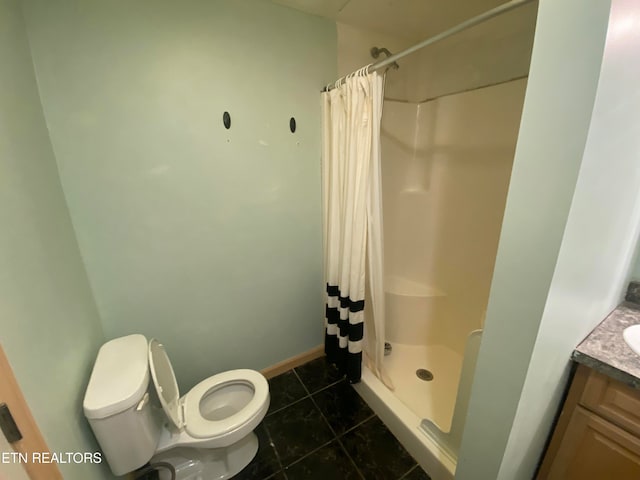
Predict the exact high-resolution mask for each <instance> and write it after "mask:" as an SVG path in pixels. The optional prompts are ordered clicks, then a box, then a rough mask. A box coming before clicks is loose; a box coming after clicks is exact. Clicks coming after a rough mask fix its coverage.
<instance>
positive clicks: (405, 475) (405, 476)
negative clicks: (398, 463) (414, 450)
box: [398, 459, 419, 480]
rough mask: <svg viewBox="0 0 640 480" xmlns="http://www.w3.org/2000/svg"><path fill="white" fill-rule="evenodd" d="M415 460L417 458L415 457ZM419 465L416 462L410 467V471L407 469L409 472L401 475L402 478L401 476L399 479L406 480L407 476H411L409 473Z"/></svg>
mask: <svg viewBox="0 0 640 480" xmlns="http://www.w3.org/2000/svg"><path fill="white" fill-rule="evenodd" d="M414 460H415V459H414ZM418 466H419V465H418V464H417V463H416V464H415V465H414V466H413V467H411V468H410V469H409V471H407V472H405V473H404V474H403V475H401V476H400V478H399V479H398V480H404V479H406V478H407V477H408V476H409V474H410V473H411V472H413V471H414V470H415V469H416V468H418Z"/></svg>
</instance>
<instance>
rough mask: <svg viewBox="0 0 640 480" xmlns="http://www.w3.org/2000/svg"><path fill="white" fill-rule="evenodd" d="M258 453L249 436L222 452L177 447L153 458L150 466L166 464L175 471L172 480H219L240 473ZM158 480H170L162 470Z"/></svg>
mask: <svg viewBox="0 0 640 480" xmlns="http://www.w3.org/2000/svg"><path fill="white" fill-rule="evenodd" d="M257 452H258V437H257V436H256V434H255V433H253V432H251V433H249V434H248V435H247V436H246V437H244V438H242V439H241V440H239V441H238V442H236V443H234V444H233V445H230V446H228V447H226V448H208V449H203V448H187V447H177V448H172V449H170V450H167V451H166V452H163V453H160V454H158V455H155V456H154V457H153V458H152V459H151V460H150V463H151V464H153V463H155V462H169V463H170V464H171V465H173V466H174V468H175V469H176V480H222V479H224V478H231V477H233V476H234V475H237V474H238V473H240V470H242V469H243V468H244V467H246V466H247V465H249V463H250V462H251V460H253V457H255V456H256V453H257ZM160 479H161V480H170V479H171V476H170V474H169V472H167V471H166V470H165V469H162V470H160Z"/></svg>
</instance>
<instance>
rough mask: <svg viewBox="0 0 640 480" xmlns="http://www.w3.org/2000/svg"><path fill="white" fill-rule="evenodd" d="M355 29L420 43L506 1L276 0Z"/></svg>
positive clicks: (280, 3)
mask: <svg viewBox="0 0 640 480" xmlns="http://www.w3.org/2000/svg"><path fill="white" fill-rule="evenodd" d="M272 2H273V3H277V4H279V5H284V6H287V7H291V8H295V9H296V10H301V11H303V12H306V13H310V14H313V15H319V16H321V17H326V18H330V19H332V20H335V21H337V22H342V23H346V24H348V25H353V26H355V27H360V28H364V29H368V30H375V31H378V32H381V33H386V34H389V35H394V36H397V37H401V38H406V39H408V40H412V41H415V42H417V41H420V40H423V39H425V38H427V37H429V36H431V35H435V34H436V33H440V32H442V31H444V30H446V29H447V28H449V27H452V26H454V25H456V24H458V23H460V22H462V21H464V20H467V19H469V18H471V17H474V16H476V15H479V14H481V13H483V12H485V11H487V10H490V9H491V8H494V7H496V6H498V5H500V4H503V3H506V0H272Z"/></svg>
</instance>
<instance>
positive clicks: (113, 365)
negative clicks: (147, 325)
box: [83, 335, 269, 480]
mask: <svg viewBox="0 0 640 480" xmlns="http://www.w3.org/2000/svg"><path fill="white" fill-rule="evenodd" d="M150 376H151V378H152V379H153V383H154V385H155V391H154V389H152V388H149V385H150V383H151V382H150V381H149V377H150ZM83 407H84V413H85V416H86V417H87V419H88V420H89V424H90V425H91V428H92V429H93V432H94V433H95V436H96V438H97V439H98V443H99V444H100V447H101V448H102V451H103V453H104V455H105V457H106V459H107V461H108V463H109V466H110V467H111V470H112V472H113V473H114V474H115V475H124V474H125V473H128V472H131V471H133V470H135V469H137V468H139V467H141V466H143V465H145V464H146V463H147V462H151V463H152V464H154V463H157V462H169V463H171V464H172V465H173V466H174V468H175V470H176V477H175V478H176V480H209V479H224V478H230V477H232V476H233V475H235V474H237V473H238V472H239V471H240V470H242V469H243V468H244V467H245V466H246V465H247V464H248V463H249V462H250V461H251V460H252V459H253V457H254V456H255V454H256V452H257V450H258V439H257V437H256V435H255V434H254V433H253V430H254V429H255V428H256V426H257V425H258V424H259V423H260V422H261V421H262V419H263V418H264V416H265V414H266V413H267V410H268V408H269V384H268V383H267V380H266V379H265V378H264V376H262V374H261V373H260V372H256V371H254V370H231V371H228V372H224V373H220V374H218V375H214V376H212V377H209V378H207V379H205V380H203V381H202V382H200V383H199V384H198V385H196V386H195V387H193V388H192V389H191V390H190V391H189V392H188V393H187V394H186V395H184V396H183V397H180V392H179V391H178V384H177V382H176V377H175V375H174V373H173V368H172V366H171V362H170V361H169V357H168V356H167V354H166V352H165V349H164V347H163V345H162V344H161V343H159V342H158V341H157V340H153V339H152V340H151V341H149V342H147V339H146V338H145V337H144V336H143V335H129V336H126V337H121V338H116V339H114V340H111V341H109V342H107V343H105V344H104V345H103V346H102V347H101V348H100V351H99V352H98V357H97V358H96V362H95V365H94V367H93V372H92V373H91V378H90V379H89V385H88V387H87V392H86V394H85V397H84V403H83ZM161 478H170V477H168V476H167V477H165V476H163V477H161Z"/></svg>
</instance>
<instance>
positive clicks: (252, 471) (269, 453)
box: [233, 423, 280, 480]
mask: <svg viewBox="0 0 640 480" xmlns="http://www.w3.org/2000/svg"><path fill="white" fill-rule="evenodd" d="M254 432H255V434H256V435H257V436H258V442H259V443H258V453H257V454H256V456H255V457H254V458H253V460H252V461H251V463H250V464H249V465H247V466H246V467H245V468H244V469H243V470H242V471H241V472H240V473H239V474H238V475H236V476H235V477H233V478H234V479H237V480H262V479H265V478H267V477H270V476H271V475H273V474H275V473H276V472H278V471H279V470H280V464H279V463H278V458H277V457H276V451H275V449H274V448H273V445H271V443H270V442H269V435H268V434H267V430H266V428H265V427H264V424H263V423H261V424H260V425H258V427H257V428H256V429H255V430H254Z"/></svg>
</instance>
